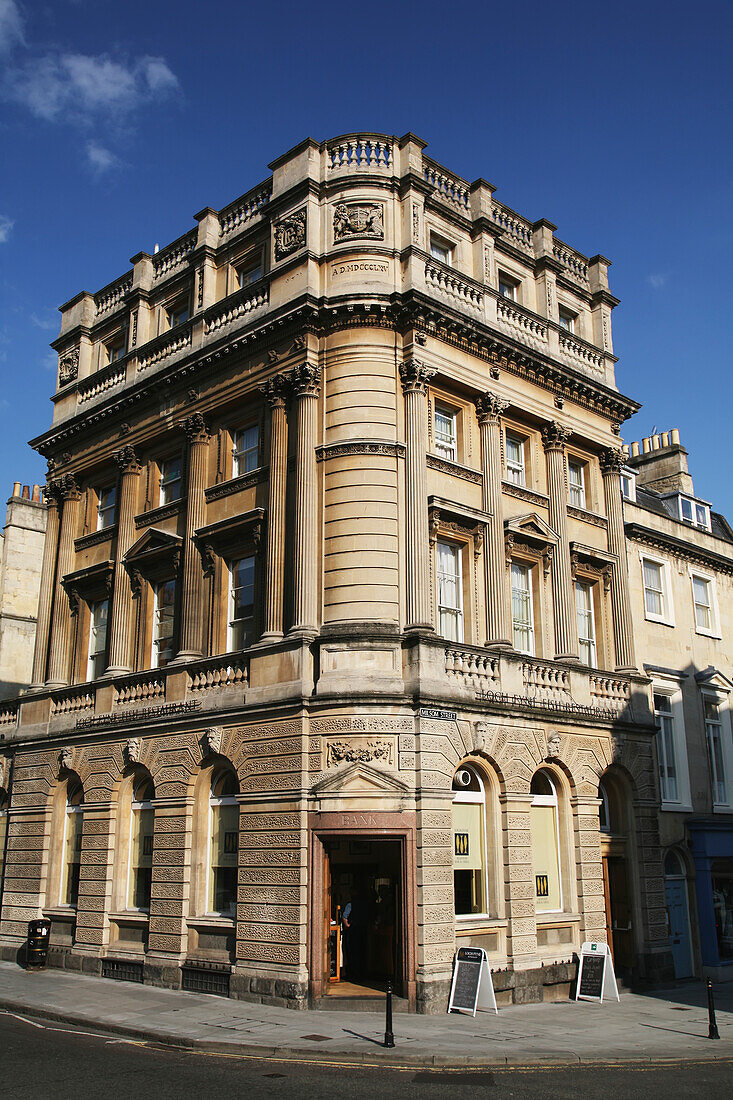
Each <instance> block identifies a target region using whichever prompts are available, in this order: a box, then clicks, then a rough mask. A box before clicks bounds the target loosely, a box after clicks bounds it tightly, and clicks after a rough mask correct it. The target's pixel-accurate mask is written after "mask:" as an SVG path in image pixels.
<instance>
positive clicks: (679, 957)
mask: <svg viewBox="0 0 733 1100" xmlns="http://www.w3.org/2000/svg"><path fill="white" fill-rule="evenodd" d="M664 886H665V892H666V894H667V912H668V914H669V942H670V945H671V948H672V958H673V960H674V976H675V978H690V977H692V973H693V969H692V949H691V946H690V917H689V911H688V908H687V883H686V882H685V880H684V879H673V878H668V879H667V880H666V882H665V884H664Z"/></svg>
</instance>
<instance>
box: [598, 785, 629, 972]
mask: <svg viewBox="0 0 733 1100" xmlns="http://www.w3.org/2000/svg"><path fill="white" fill-rule="evenodd" d="M598 797H599V799H600V806H599V808H598V813H599V819H600V831H601V856H602V859H603V896H604V902H605V910H606V937H607V939H608V943H609V946H610V948H611V955H612V958H613V966H614V970H615V971H616V973H617V974H619V975H620V976H621V977H622V978H630V977H631V972H632V970H633V968H634V963H635V952H634V927H633V898H632V895H631V875H630V867H629V835H630V831H631V821H630V791H629V787H628V783H627V782H626V780H625V778H624V776H623V775H622V774H621V773H620V772H619V771H618V770H617V769H615V768H609V769H608V770H607V771H606V772H605V773H604V775H603V776H602V778H601V781H600V783H599V785H598Z"/></svg>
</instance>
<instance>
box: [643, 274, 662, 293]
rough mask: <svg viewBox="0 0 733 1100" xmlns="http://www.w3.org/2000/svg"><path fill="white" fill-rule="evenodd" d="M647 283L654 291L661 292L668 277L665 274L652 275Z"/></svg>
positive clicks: (647, 278) (648, 276) (648, 277)
mask: <svg viewBox="0 0 733 1100" xmlns="http://www.w3.org/2000/svg"><path fill="white" fill-rule="evenodd" d="M646 281H647V282H648V283H649V286H650V287H651V288H652V290H661V289H662V287H663V286H664V285H665V283H666V282H667V276H666V275H665V274H664V272H661V271H660V272H655V273H654V274H652V275H647V277H646Z"/></svg>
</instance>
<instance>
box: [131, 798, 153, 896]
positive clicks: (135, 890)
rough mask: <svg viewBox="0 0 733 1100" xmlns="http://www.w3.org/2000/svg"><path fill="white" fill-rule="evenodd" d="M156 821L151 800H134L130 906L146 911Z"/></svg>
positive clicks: (149, 891)
mask: <svg viewBox="0 0 733 1100" xmlns="http://www.w3.org/2000/svg"><path fill="white" fill-rule="evenodd" d="M154 821H155V812H154V810H153V808H152V806H151V804H150V802H133V804H132V836H131V837H130V883H129V897H128V906H129V908H130V909H140V910H142V911H144V912H147V911H148V910H149V909H150V893H151V885H152V881H153V828H154Z"/></svg>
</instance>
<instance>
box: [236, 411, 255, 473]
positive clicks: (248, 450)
mask: <svg viewBox="0 0 733 1100" xmlns="http://www.w3.org/2000/svg"><path fill="white" fill-rule="evenodd" d="M232 455H233V463H232V467H233V476H234V477H241V475H242V474H248V473H249V472H250V470H256V469H257V464H258V462H259V455H260V431H259V428H258V427H257V425H256V424H255V425H254V426H253V427H250V428H240V429H239V431H237V432H235V433H234V446H233V447H232Z"/></svg>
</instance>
